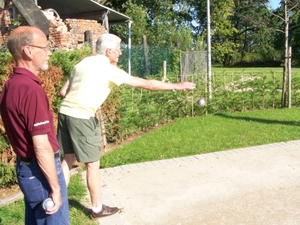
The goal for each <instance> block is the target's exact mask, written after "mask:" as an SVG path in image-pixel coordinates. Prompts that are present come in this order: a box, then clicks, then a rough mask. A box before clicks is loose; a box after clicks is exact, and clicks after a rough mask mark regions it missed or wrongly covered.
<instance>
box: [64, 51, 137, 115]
mask: <svg viewBox="0 0 300 225" xmlns="http://www.w3.org/2000/svg"><path fill="white" fill-rule="evenodd" d="M71 77H72V78H73V80H72V83H71V86H70V90H69V92H68V94H67V95H66V97H65V98H64V99H63V101H62V103H61V105H60V108H59V112H60V113H62V114H65V115H68V116H72V117H76V118H81V119H88V118H90V117H93V116H95V113H96V111H97V109H98V108H99V107H100V105H101V104H102V103H103V102H104V101H105V100H106V98H107V96H108V95H109V93H110V92H111V90H112V88H113V87H114V86H115V85H118V86H119V85H121V84H122V83H124V82H126V81H127V80H129V79H131V76H130V75H129V74H128V73H126V72H125V71H124V70H121V69H119V68H118V67H117V66H115V65H112V64H110V62H109V59H108V58H107V57H106V56H104V55H95V56H89V57H87V58H85V59H83V60H82V61H80V62H79V63H78V64H77V65H76V66H75V67H74V69H73V71H72V74H71Z"/></svg>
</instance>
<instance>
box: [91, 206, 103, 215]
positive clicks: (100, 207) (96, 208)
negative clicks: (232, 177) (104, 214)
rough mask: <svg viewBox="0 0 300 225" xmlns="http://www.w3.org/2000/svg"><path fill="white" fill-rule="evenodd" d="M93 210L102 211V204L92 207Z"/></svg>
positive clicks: (95, 211)
mask: <svg viewBox="0 0 300 225" xmlns="http://www.w3.org/2000/svg"><path fill="white" fill-rule="evenodd" d="M92 210H93V212H94V213H98V212H101V210H102V204H101V205H100V206H98V207H92Z"/></svg>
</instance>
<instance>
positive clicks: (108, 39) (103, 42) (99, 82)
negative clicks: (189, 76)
mask: <svg viewBox="0 0 300 225" xmlns="http://www.w3.org/2000/svg"><path fill="white" fill-rule="evenodd" d="M120 44H121V39H120V38H119V37H117V36H116V35H113V34H108V33H105V34H102V35H100V37H99V38H98V40H97V43H96V52H97V54H96V55H94V56H89V57H87V58H85V59H83V60H82V61H81V62H79V63H78V64H77V65H76V66H75V67H74V69H73V71H72V74H71V76H70V78H69V79H68V80H67V81H66V83H65V84H64V86H63V87H62V89H61V90H60V94H61V95H62V96H63V97H64V99H63V101H62V103H61V106H60V108H59V115H58V140H59V143H60V148H61V150H62V151H63V152H64V160H63V162H62V166H63V170H64V174H65V178H66V182H67V184H68V183H69V180H70V173H69V170H70V169H71V168H72V166H73V163H74V162H75V160H76V159H77V161H78V162H83V163H85V165H86V168H87V171H86V176H87V177H86V180H87V187H88V190H89V192H90V198H91V202H92V211H91V215H90V216H91V218H92V219H97V218H100V217H103V216H109V215H112V214H114V213H116V212H118V210H119V209H118V208H117V207H109V206H106V205H103V204H101V201H100V194H101V191H100V187H101V186H100V179H99V177H100V171H99V168H100V143H101V134H100V128H99V123H98V120H97V119H96V118H95V113H96V111H97V109H98V108H99V107H100V106H101V104H102V103H103V102H104V101H105V100H106V98H107V96H108V95H109V93H110V92H111V90H112V88H113V87H114V86H115V85H121V84H126V85H129V86H132V87H137V88H143V89H147V90H186V89H194V88H195V84H193V83H190V82H181V83H165V82H162V81H158V80H146V79H142V78H139V77H133V76H130V75H129V74H128V73H126V72H125V71H124V70H121V69H119V68H118V67H117V66H116V64H117V63H118V60H119V56H120V55H121V54H122V52H121V49H120Z"/></svg>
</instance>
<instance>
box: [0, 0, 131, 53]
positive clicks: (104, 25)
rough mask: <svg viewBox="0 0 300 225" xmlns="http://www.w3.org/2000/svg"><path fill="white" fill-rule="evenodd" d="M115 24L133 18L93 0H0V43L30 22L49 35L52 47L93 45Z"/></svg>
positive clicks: (0, 44) (72, 47)
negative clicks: (20, 26) (16, 29)
mask: <svg viewBox="0 0 300 225" xmlns="http://www.w3.org/2000/svg"><path fill="white" fill-rule="evenodd" d="M115 23H130V19H129V17H127V16H125V15H123V14H121V13H118V12H116V11H114V10H112V9H110V8H108V7H105V6H103V5H101V4H99V3H97V2H95V1H93V0H64V1H62V0H51V1H49V0H22V1H20V0H0V30H1V36H0V46H3V45H5V43H6V40H7V37H8V35H9V34H10V32H11V30H12V29H13V28H14V27H15V26H19V25H31V26H37V27H39V28H41V29H42V30H43V31H44V33H45V34H46V35H48V37H49V42H50V46H51V48H55V49H74V48H78V47H79V48H80V47H81V46H82V45H83V44H84V42H85V41H89V43H90V44H91V45H92V46H93V48H94V44H95V42H96V40H97V38H98V36H99V35H100V34H101V33H104V32H108V31H109V25H110V24H115Z"/></svg>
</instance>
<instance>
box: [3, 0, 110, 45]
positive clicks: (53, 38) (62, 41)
mask: <svg viewBox="0 0 300 225" xmlns="http://www.w3.org/2000/svg"><path fill="white" fill-rule="evenodd" d="M17 15H18V17H17V18H18V19H15V20H14V19H12V18H13V5H12V4H9V5H8V6H6V7H5V8H4V9H1V8H0V31H1V34H0V47H1V46H3V45H5V43H6V41H7V37H8V35H9V34H10V32H11V31H12V30H13V27H14V26H19V25H28V23H27V22H26V21H25V20H24V18H23V17H22V15H20V13H19V12H17ZM45 16H46V17H47V18H48V20H49V23H50V28H49V42H50V46H51V48H55V49H64V50H65V49H70V50H72V49H74V48H80V47H81V46H82V45H83V44H84V41H85V40H84V36H85V35H84V34H85V32H86V31H88V30H90V31H91V32H90V33H91V39H92V40H91V41H92V45H93V46H92V47H93V49H95V43H96V41H97V39H98V37H99V35H100V34H102V33H106V32H107V31H106V30H105V28H104V26H102V25H101V24H99V23H98V22H97V21H96V20H84V19H72V18H70V19H66V20H62V19H60V18H58V17H57V16H55V15H54V14H52V13H51V12H50V13H49V12H45Z"/></svg>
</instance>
